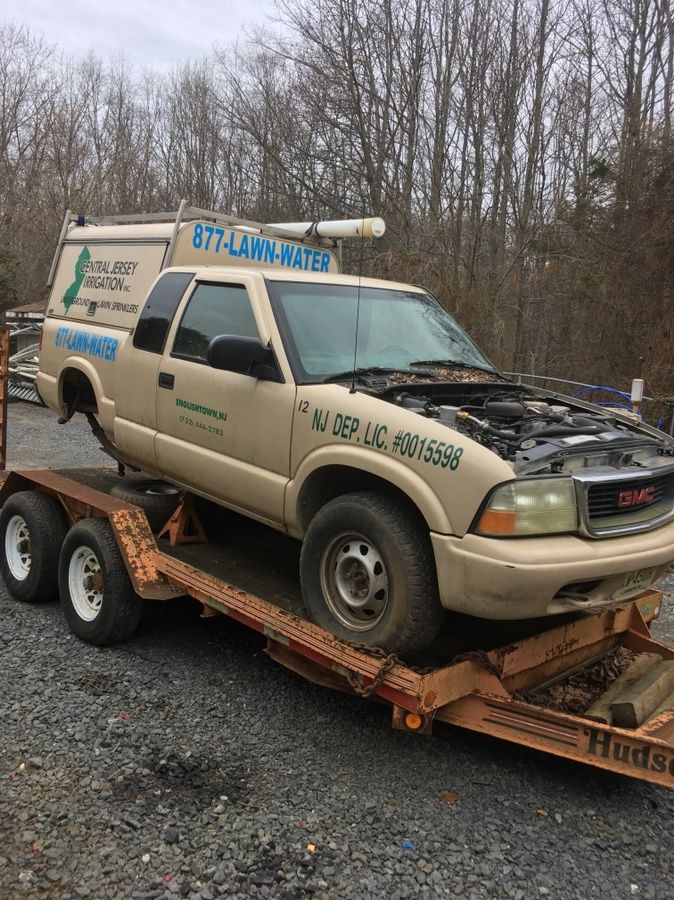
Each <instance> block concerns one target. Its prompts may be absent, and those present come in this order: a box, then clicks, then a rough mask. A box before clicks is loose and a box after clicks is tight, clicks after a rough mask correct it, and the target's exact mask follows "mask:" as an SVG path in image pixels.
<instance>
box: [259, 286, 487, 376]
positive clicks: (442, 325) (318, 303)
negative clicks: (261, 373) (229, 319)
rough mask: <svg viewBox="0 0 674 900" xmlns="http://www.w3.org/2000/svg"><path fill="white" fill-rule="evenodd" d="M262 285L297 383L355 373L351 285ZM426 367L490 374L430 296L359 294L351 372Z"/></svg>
mask: <svg viewBox="0 0 674 900" xmlns="http://www.w3.org/2000/svg"><path fill="white" fill-rule="evenodd" d="M267 286H268V289H269V292H270V294H271V296H272V300H273V303H274V308H275V310H276V314H277V318H278V321H279V326H280V328H281V331H282V332H283V334H284V338H285V340H286V343H287V345H288V351H289V354H290V357H291V363H292V364H293V366H294V368H296V369H297V371H296V373H295V375H296V377H298V380H303V381H321V380H323V379H325V378H326V376H330V375H333V374H335V373H339V372H343V371H347V370H349V369H350V368H351V367H352V366H353V362H354V346H355V339H356V313H357V305H358V303H357V298H358V288H357V286H356V285H341V284H340V285H335V284H310V283H297V282H289V281H273V280H271V279H270V280H269V281H268V282H267ZM420 361H423V366H420ZM430 363H437V364H438V365H440V364H442V365H444V366H447V365H451V364H454V363H455V364H456V365H458V366H462V365H464V366H472V367H474V368H478V369H484V370H486V371H488V372H495V371H496V369H495V368H494V366H493V365H492V364H491V363H490V362H489V360H488V359H487V358H486V357H485V356H483V355H482V353H480V351H479V350H478V349H477V347H476V346H475V344H473V342H472V341H471V340H470V338H469V337H468V335H467V334H466V333H465V332H464V331H463V330H462V329H461V328H460V327H459V325H457V323H456V322H455V321H454V319H453V318H452V317H451V316H450V315H449V313H448V312H447V311H446V310H445V309H443V307H442V306H440V304H439V303H438V302H437V300H435V299H434V298H433V297H431V296H430V295H428V294H425V293H417V292H416V291H405V290H389V289H384V288H370V287H363V288H361V292H360V311H359V313H358V347H357V351H356V366H357V367H358V368H359V369H367V368H379V369H394V370H405V369H410V368H412V369H414V368H420V367H423V368H428V365H429V364H430Z"/></svg>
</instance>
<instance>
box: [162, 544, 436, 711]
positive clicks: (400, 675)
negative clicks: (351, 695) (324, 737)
mask: <svg viewBox="0 0 674 900" xmlns="http://www.w3.org/2000/svg"><path fill="white" fill-rule="evenodd" d="M156 564H157V569H158V570H159V571H160V572H162V573H163V574H164V575H166V576H167V577H168V578H169V579H170V581H171V582H172V583H173V584H174V585H176V587H177V588H178V589H179V590H180V591H181V592H183V593H185V594H189V595H190V596H192V597H194V598H195V599H197V600H199V601H200V602H201V603H204V604H206V605H207V606H212V607H213V608H214V609H217V610H218V611H219V612H223V613H225V614H226V615H228V616H230V617H231V618H233V619H235V620H236V621H238V622H242V623H243V624H244V625H247V626H248V627H250V628H253V629H254V630H255V631H258V632H260V633H261V634H263V635H266V636H267V637H269V638H271V639H272V640H274V641H276V642H277V643H282V644H284V645H285V646H286V647H287V648H288V650H289V651H293V652H295V653H297V654H299V655H301V656H303V657H305V658H306V659H308V660H311V662H312V663H313V664H314V665H318V666H320V667H322V668H325V669H328V670H330V671H332V672H334V673H336V674H337V675H340V676H342V677H343V678H345V679H346V680H347V681H348V679H349V677H350V676H355V677H358V678H359V679H360V684H361V685H362V687H363V688H364V689H365V688H368V687H369V686H370V685H371V684H372V683H373V682H374V681H375V679H376V678H377V675H378V674H379V671H380V669H381V657H380V656H378V655H377V651H372V649H371V648H368V650H367V652H365V651H364V650H362V649H358V648H357V647H354V645H352V644H349V643H347V642H346V641H342V640H340V639H339V638H336V637H334V635H332V634H330V633H329V632H327V631H325V629H323V628H319V627H318V625H314V624H313V623H311V622H307V621H305V620H304V619H300V618H298V617H297V616H295V615H293V614H292V613H289V612H286V611H285V610H283V609H281V608H280V607H278V606H275V605H274V604H273V603H268V602H267V601H265V600H261V599H260V598H259V597H256V596H254V595H253V594H250V593H248V592H247V591H243V590H241V589H240V588H237V587H235V586H234V585H231V584H228V583H227V582H225V581H223V580H222V579H219V578H216V577H215V576H214V575H210V574H208V573H206V572H203V571H202V570H201V569H196V568H194V567H193V566H190V565H189V564H188V563H185V562H182V561H181V560H177V559H175V558H173V557H172V556H169V555H168V554H167V553H162V552H161V551H159V552H158V554H157V563H156ZM375 693H376V694H377V695H378V696H380V697H383V698H384V699H387V700H390V701H391V702H393V703H397V704H398V705H399V706H402V707H404V708H405V709H408V710H411V711H413V712H418V711H424V710H422V709H421V705H422V698H423V694H424V676H421V675H419V674H418V673H417V672H414V671H413V670H412V669H410V668H409V667H407V666H405V665H403V664H402V663H395V664H394V665H392V667H391V668H390V669H387V671H386V673H385V678H384V679H383V681H382V682H381V683H379V684H378V685H377V687H376V689H375Z"/></svg>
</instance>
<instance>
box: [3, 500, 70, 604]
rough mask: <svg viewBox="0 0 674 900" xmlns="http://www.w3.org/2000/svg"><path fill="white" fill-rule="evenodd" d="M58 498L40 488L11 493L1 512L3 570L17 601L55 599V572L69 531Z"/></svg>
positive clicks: (56, 586)
mask: <svg viewBox="0 0 674 900" xmlns="http://www.w3.org/2000/svg"><path fill="white" fill-rule="evenodd" d="M66 530H67V529H66V520H65V516H64V514H63V510H62V509H61V507H60V506H59V503H58V501H57V500H55V499H54V498H53V497H51V496H50V495H49V494H45V493H42V492H41V491H19V492H18V493H16V494H12V496H11V497H9V499H8V500H7V501H6V502H5V504H4V505H3V507H2V511H1V512H0V548H1V554H0V572H1V573H2V577H3V579H4V582H5V584H6V585H7V590H8V591H9V593H10V595H11V596H12V597H13V598H14V599H15V600H21V601H23V602H24V603H34V602H35V601H36V600H55V599H56V597H57V596H58V585H57V581H56V578H55V572H56V570H57V568H58V560H59V552H60V550H61V544H62V543H63V539H64V537H65V534H66Z"/></svg>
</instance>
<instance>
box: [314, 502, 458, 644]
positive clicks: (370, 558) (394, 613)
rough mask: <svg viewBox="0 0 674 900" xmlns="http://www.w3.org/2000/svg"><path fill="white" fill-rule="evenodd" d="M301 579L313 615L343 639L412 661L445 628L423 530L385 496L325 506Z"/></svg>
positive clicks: (415, 519)
mask: <svg viewBox="0 0 674 900" xmlns="http://www.w3.org/2000/svg"><path fill="white" fill-rule="evenodd" d="M300 575H301V581H302V594H303V597H304V603H305V606H306V608H307V611H308V613H309V616H310V617H311V619H312V620H313V621H314V622H316V624H318V625H322V626H323V627H324V628H327V629H328V631H331V632H332V633H333V634H335V635H336V636H337V637H340V638H344V639H346V640H349V641H358V642H361V643H365V644H369V645H371V646H376V647H382V648H384V649H385V650H388V651H390V652H395V653H397V654H399V655H400V656H404V657H410V656H414V655H415V654H417V653H419V652H421V651H422V650H424V649H425V648H426V647H428V645H429V644H430V643H431V641H432V640H433V638H434V637H435V636H436V634H437V633H438V630H439V628H440V625H441V623H442V619H443V616H444V611H443V609H442V606H441V605H440V600H439V598H438V588H437V580H436V573H435V562H434V559H433V551H432V549H431V545H430V540H429V538H428V532H427V529H426V526H425V523H424V522H423V521H422V520H421V518H420V517H419V516H416V515H414V513H413V511H412V510H410V509H408V508H407V506H406V505H404V504H403V503H401V502H399V501H397V500H394V499H390V498H388V497H386V496H383V495H381V494H377V493H374V492H372V493H370V492H363V493H360V492H358V493H352V494H345V495H344V496H342V497H337V498H336V499H335V500H332V501H330V502H329V503H327V504H326V505H325V506H324V507H323V508H322V509H321V510H320V511H319V512H318V513H317V514H316V516H315V517H314V519H313V520H312V521H311V524H310V525H309V528H308V530H307V533H306V536H305V539H304V544H303V546H302V554H301V557H300Z"/></svg>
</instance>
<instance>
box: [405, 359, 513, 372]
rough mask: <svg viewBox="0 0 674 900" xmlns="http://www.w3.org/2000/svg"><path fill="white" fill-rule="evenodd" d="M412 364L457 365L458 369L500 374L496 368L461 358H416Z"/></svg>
mask: <svg viewBox="0 0 674 900" xmlns="http://www.w3.org/2000/svg"><path fill="white" fill-rule="evenodd" d="M410 365H411V366H456V368H458V369H475V370H476V371H477V372H490V373H491V374H493V375H498V372H497V371H496V369H488V368H487V367H486V366H476V365H473V363H467V362H463V360H461V359H415V360H414V362H411V363H410Z"/></svg>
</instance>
